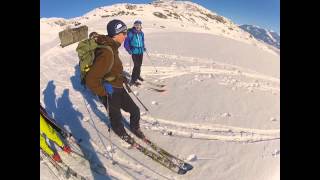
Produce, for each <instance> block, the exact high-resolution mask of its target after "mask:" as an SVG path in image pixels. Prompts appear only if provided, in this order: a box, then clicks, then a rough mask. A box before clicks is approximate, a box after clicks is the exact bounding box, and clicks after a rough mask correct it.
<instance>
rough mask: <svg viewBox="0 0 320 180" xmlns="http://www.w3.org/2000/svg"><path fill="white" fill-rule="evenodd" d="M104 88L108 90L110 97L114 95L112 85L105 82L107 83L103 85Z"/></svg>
mask: <svg viewBox="0 0 320 180" xmlns="http://www.w3.org/2000/svg"><path fill="white" fill-rule="evenodd" d="M103 87H104V89H105V90H106V92H107V94H108V95H112V93H113V88H112V85H111V84H109V83H107V82H105V83H104V84H103Z"/></svg>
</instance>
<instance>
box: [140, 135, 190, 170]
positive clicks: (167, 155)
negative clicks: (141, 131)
mask: <svg viewBox="0 0 320 180" xmlns="http://www.w3.org/2000/svg"><path fill="white" fill-rule="evenodd" d="M143 141H144V142H145V143H146V144H148V145H149V146H150V147H151V148H152V149H153V150H155V151H156V152H158V153H159V154H161V155H162V156H164V157H165V158H167V159H169V160H170V161H172V162H173V163H175V164H177V165H178V166H179V167H180V168H181V169H183V170H185V171H190V170H192V169H193V166H192V165H191V164H189V163H186V162H184V161H183V160H181V159H179V158H178V157H176V156H174V155H172V154H170V153H169V152H167V151H166V150H164V149H162V148H160V147H159V146H158V145H156V144H155V143H153V142H152V141H150V140H149V139H148V138H144V139H143Z"/></svg>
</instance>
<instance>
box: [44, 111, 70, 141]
mask: <svg viewBox="0 0 320 180" xmlns="http://www.w3.org/2000/svg"><path fill="white" fill-rule="evenodd" d="M40 114H41V116H42V117H43V118H44V119H45V120H46V121H47V122H48V123H49V124H50V125H51V126H52V127H53V128H54V129H55V130H56V131H58V132H59V133H60V134H61V135H62V136H63V137H64V138H66V139H67V138H69V137H71V136H72V134H71V133H69V132H68V131H67V130H66V129H65V128H64V127H62V126H60V125H58V124H57V123H56V121H55V120H54V119H52V118H51V117H49V115H48V114H47V112H46V110H45V109H44V108H43V107H42V106H41V105H40Z"/></svg>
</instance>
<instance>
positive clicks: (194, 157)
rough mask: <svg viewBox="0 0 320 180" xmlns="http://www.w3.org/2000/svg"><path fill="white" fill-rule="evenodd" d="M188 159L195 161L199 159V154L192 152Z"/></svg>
mask: <svg viewBox="0 0 320 180" xmlns="http://www.w3.org/2000/svg"><path fill="white" fill-rule="evenodd" d="M186 160H187V161H189V162H190V161H195V160H197V155H195V154H190V155H189V156H188V157H187V159H186Z"/></svg>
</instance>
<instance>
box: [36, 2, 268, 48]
mask: <svg viewBox="0 0 320 180" xmlns="http://www.w3.org/2000/svg"><path fill="white" fill-rule="evenodd" d="M114 17H118V18H120V19H122V20H124V21H125V22H126V23H128V25H129V26H131V25H132V23H133V21H134V20H135V19H142V20H143V23H144V28H150V27H152V28H155V29H157V31H163V30H165V31H182V32H198V33H208V34H215V35H219V36H223V37H228V38H231V39H235V40H237V41H241V42H245V43H248V44H252V45H254V46H258V47H259V48H261V49H264V50H267V51H273V50H271V49H270V48H269V47H267V46H266V45H265V44H264V43H261V42H259V41H257V40H256V39H255V38H253V37H252V36H250V34H249V33H247V32H246V31H243V30H242V29H241V28H239V27H238V26H237V25H236V24H235V23H233V22H232V21H231V20H229V19H227V18H225V17H223V16H220V15H218V14H217V13H215V12H212V11H210V10H208V9H206V8H204V7H202V6H200V5H198V4H196V3H192V2H189V1H173V0H169V1H163V0H162V1H161V0H158V1H154V2H152V3H149V4H128V3H123V4H116V5H112V6H104V7H99V8H96V9H94V10H92V11H90V12H88V13H86V14H85V15H83V16H81V17H77V18H72V19H63V18H41V20H40V21H41V22H43V23H47V24H50V25H55V26H60V28H61V29H64V28H66V27H68V26H77V25H82V24H86V25H88V26H90V25H91V24H92V23H95V22H97V21H101V22H105V23H101V24H99V27H98V29H99V30H100V32H101V33H106V32H105V24H106V22H107V21H109V20H111V19H113V18H114ZM89 30H90V29H89Z"/></svg>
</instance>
